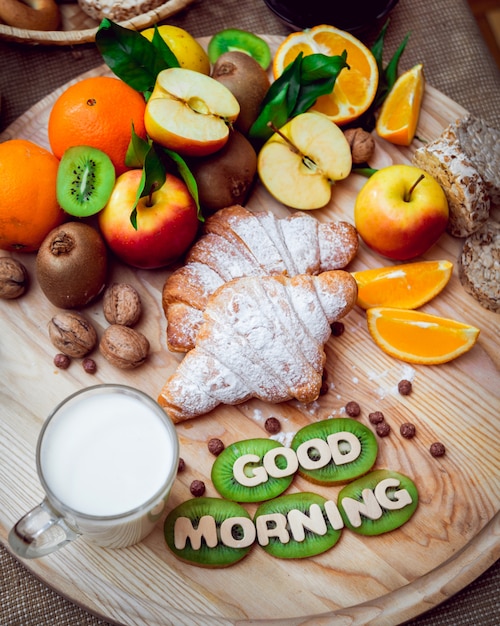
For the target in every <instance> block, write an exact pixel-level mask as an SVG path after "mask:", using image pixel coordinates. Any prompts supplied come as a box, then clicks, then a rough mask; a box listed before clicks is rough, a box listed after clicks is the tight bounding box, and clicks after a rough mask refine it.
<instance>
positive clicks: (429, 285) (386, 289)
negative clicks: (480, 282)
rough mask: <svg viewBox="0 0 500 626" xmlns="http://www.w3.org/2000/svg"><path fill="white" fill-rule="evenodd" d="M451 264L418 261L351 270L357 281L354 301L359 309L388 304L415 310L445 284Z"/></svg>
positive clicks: (449, 276)
mask: <svg viewBox="0 0 500 626" xmlns="http://www.w3.org/2000/svg"><path fill="white" fill-rule="evenodd" d="M452 270H453V263H451V262H450V261H447V260H441V261H418V262H415V263H405V264H402V265H391V266H388V267H377V268H374V269H368V270H361V271H359V272H352V275H353V277H354V278H355V280H356V282H357V284H358V300H357V304H358V306H360V307H361V308H362V309H369V308H371V307H378V306H389V307H394V308H398V309H417V308H418V307H420V306H422V305H423V304H425V303H426V302H429V300H431V299H432V298H434V297H435V296H437V295H438V293H440V292H441V291H442V290H443V289H444V288H445V287H446V285H447V284H448V281H449V280H450V278H451V272H452Z"/></svg>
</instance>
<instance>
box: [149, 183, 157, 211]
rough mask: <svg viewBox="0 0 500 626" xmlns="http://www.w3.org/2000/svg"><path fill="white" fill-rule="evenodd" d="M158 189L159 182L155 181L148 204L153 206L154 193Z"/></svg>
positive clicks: (150, 190)
mask: <svg viewBox="0 0 500 626" xmlns="http://www.w3.org/2000/svg"><path fill="white" fill-rule="evenodd" d="M157 189H158V183H156V182H155V183H153V184H152V185H151V187H150V189H149V194H148V199H147V202H146V206H148V207H150V206H153V194H154V192H155V191H156V190H157Z"/></svg>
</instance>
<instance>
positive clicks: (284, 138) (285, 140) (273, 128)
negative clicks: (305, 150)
mask: <svg viewBox="0 0 500 626" xmlns="http://www.w3.org/2000/svg"><path fill="white" fill-rule="evenodd" d="M267 125H268V126H269V128H271V130H273V132H275V133H276V134H277V135H279V136H280V137H281V139H283V141H284V142H285V143H287V144H288V145H289V146H290V148H291V149H292V150H293V151H294V152H295V154H300V155H301V154H302V153H301V151H300V150H299V149H298V148H297V146H296V145H295V144H293V143H292V142H291V141H290V139H288V137H287V136H286V135H284V134H283V133H282V132H281V130H280V129H279V128H278V127H277V126H276V125H275V124H274V123H273V122H268V123H267Z"/></svg>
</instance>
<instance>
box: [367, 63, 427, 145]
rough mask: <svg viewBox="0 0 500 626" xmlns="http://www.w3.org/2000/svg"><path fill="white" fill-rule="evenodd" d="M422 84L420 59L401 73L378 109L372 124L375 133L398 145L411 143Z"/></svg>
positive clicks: (423, 84) (417, 116) (418, 113)
mask: <svg viewBox="0 0 500 626" xmlns="http://www.w3.org/2000/svg"><path fill="white" fill-rule="evenodd" d="M424 88H425V79H424V71H423V65H422V64H421V63H419V64H418V65H415V66H414V67H412V68H411V69H410V70H408V71H407V72H405V73H404V74H401V76H400V77H399V78H398V79H397V80H396V82H395V83H394V85H393V87H392V89H391V91H390V92H389V94H388V95H387V97H386V99H385V100H384V103H383V104H382V108H381V109H380V114H379V116H378V118H377V122H376V127H375V129H376V131H377V134H378V135H379V137H382V139H386V140H387V141H389V142H390V143H394V144H397V145H399V146H409V145H410V144H411V142H412V141H413V138H414V137H415V132H416V130H417V124H418V118H419V116H420V109H421V107H422V98H423V95H424Z"/></svg>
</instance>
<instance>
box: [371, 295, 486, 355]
mask: <svg viewBox="0 0 500 626" xmlns="http://www.w3.org/2000/svg"><path fill="white" fill-rule="evenodd" d="M366 320H367V323H368V330H369V332H370V335H371V336H372V338H373V340H374V341H375V343H376V344H377V345H378V346H379V348H381V349H382V350H383V351H384V352H385V353H386V354H389V355H391V356H393V357H395V358H396V359H400V360H401V361H406V362H407V363H419V364H422V365H438V364H440V363H447V362H448V361H451V360H452V359H456V358H457V357H458V356H460V355H461V354H464V353H465V352H468V351H469V350H470V349H471V348H472V346H473V345H474V344H475V343H476V341H477V338H478V336H479V329H478V328H475V327H474V326H469V325H467V324H462V323H461V322H457V321H455V320H451V319H447V318H444V317H438V316H436V315H430V314H429V313H422V312H421V311H414V310H410V309H394V308H392V307H374V308H372V309H368V310H367V311H366Z"/></svg>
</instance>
